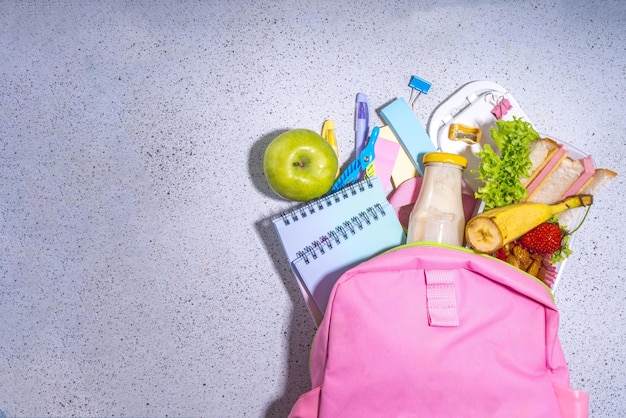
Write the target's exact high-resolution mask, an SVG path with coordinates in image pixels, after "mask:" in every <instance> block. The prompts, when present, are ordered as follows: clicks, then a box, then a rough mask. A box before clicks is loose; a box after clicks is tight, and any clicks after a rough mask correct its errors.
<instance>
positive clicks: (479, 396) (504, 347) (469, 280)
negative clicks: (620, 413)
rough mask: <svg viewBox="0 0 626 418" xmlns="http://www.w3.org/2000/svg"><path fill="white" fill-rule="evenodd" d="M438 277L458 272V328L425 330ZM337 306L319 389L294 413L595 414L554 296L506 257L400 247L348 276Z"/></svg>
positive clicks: (320, 343) (321, 346) (324, 342)
mask: <svg viewBox="0 0 626 418" xmlns="http://www.w3.org/2000/svg"><path fill="white" fill-rule="evenodd" d="M434 270H443V271H445V270H454V271H455V273H454V274H455V279H454V288H455V292H456V309H457V311H458V316H459V321H460V325H459V326H458V327H433V326H430V325H429V323H428V308H427V303H426V302H427V289H426V276H427V275H428V274H429V271H434ZM328 306H329V307H328V310H327V312H326V316H325V317H324V320H323V321H322V323H321V325H320V328H319V330H318V333H317V334H316V336H315V340H314V342H313V348H312V353H311V380H312V387H313V388H314V389H313V390H312V391H311V392H310V393H309V394H307V395H305V396H304V397H303V398H301V399H304V400H303V401H302V403H300V401H298V403H297V404H296V405H295V406H294V410H293V411H292V414H291V415H290V416H291V417H302V418H304V417H317V416H319V417H355V418H358V417H368V418H369V417H375V416H384V417H428V416H436V417H458V416H468V417H469V416H471V417H507V418H509V417H524V418H532V417H541V418H544V417H561V416H563V417H568V418H569V417H585V416H586V407H585V405H584V399H585V396H579V397H578V399H579V400H576V399H574V398H575V396H574V397H573V396H572V395H573V394H575V393H579V394H580V393H581V392H576V391H573V390H572V389H569V374H568V370H567V364H566V362H565V358H564V355H563V351H562V349H561V346H560V343H559V341H558V338H557V330H558V320H559V315H558V312H557V310H556V308H555V305H554V303H553V301H552V298H551V295H550V293H549V292H548V291H547V289H546V288H545V287H543V285H541V284H540V283H539V282H538V281H536V280H534V279H532V278H531V277H530V276H528V275H526V274H524V273H522V272H521V271H519V270H516V269H514V268H512V267H510V266H508V265H506V264H505V263H503V262H500V261H499V260H496V259H493V258H491V257H485V256H480V255H477V254H473V253H470V252H468V251H464V250H460V249H450V248H444V247H438V246H406V247H402V248H400V249H396V250H393V251H391V252H388V253H385V254H383V255H381V256H379V257H376V258H374V259H372V260H370V261H368V262H365V263H363V264H361V265H359V266H357V267H355V268H354V269H352V270H350V271H348V272H347V273H346V274H344V275H343V276H342V278H340V279H339V281H338V282H337V284H336V285H335V287H334V288H333V291H332V293H331V296H330V301H329V305H328ZM563 388H564V389H563ZM562 389H563V390H562ZM580 399H582V401H580ZM305 403H306V407H303V405H305ZM570 409H576V410H577V411H579V412H580V413H579V414H578V415H571V414H570V415H568V412H567V411H569V410H570ZM294 411H295V412H294Z"/></svg>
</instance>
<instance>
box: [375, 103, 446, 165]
mask: <svg viewBox="0 0 626 418" xmlns="http://www.w3.org/2000/svg"><path fill="white" fill-rule="evenodd" d="M380 117H381V118H382V119H383V120H384V121H385V123H386V124H387V125H389V126H390V127H391V130H392V131H393V133H394V134H395V136H396V137H397V138H398V140H399V141H400V144H401V145H402V148H404V150H405V151H406V153H407V155H408V156H409V158H410V159H411V162H412V163H413V165H414V166H415V169H416V170H417V172H418V173H419V175H420V176H423V175H424V165H423V164H422V158H423V157H424V154H426V153H429V152H432V151H436V148H435V145H434V144H433V142H432V141H431V140H430V137H429V136H428V134H427V133H426V130H425V129H424V126H423V125H422V123H421V122H420V121H419V120H418V119H417V117H416V116H415V114H414V113H413V111H412V110H411V108H410V107H409V105H408V104H407V103H406V102H405V101H404V99H402V98H398V99H396V100H394V101H393V102H391V103H390V104H388V105H387V106H385V107H383V108H382V109H381V110H380Z"/></svg>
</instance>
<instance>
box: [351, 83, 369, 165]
mask: <svg viewBox="0 0 626 418" xmlns="http://www.w3.org/2000/svg"><path fill="white" fill-rule="evenodd" d="M354 116H355V119H354V131H355V135H356V142H355V145H356V147H355V151H356V155H359V154H360V153H361V152H362V151H363V149H364V148H365V143H366V141H367V135H368V134H369V129H370V128H369V123H370V114H369V103H368V101H367V96H366V95H365V94H364V93H359V94H357V95H356V113H355V115H354Z"/></svg>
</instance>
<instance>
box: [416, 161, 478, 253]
mask: <svg viewBox="0 0 626 418" xmlns="http://www.w3.org/2000/svg"><path fill="white" fill-rule="evenodd" d="M423 162H424V177H423V179H422V186H421V189H420V193H419V195H418V197H417V201H416V202H415V205H414V206H413V210H412V211H411V215H410V217H409V228H408V231H407V243H411V242H437V243H441V244H449V245H457V246H462V245H463V235H464V234H463V232H464V228H465V215H464V212H463V198H462V182H463V170H464V169H465V167H467V159H466V158H465V157H463V156H462V155H457V154H449V153H445V152H429V153H428V154H426V155H424V159H423Z"/></svg>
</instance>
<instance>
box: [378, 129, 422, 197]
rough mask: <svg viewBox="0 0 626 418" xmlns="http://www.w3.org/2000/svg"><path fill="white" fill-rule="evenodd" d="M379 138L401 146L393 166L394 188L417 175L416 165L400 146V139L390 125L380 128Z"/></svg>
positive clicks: (392, 180) (392, 183) (392, 181)
mask: <svg viewBox="0 0 626 418" xmlns="http://www.w3.org/2000/svg"><path fill="white" fill-rule="evenodd" d="M378 140H379V141H390V142H394V143H396V144H398V146H399V147H400V149H399V152H398V153H397V154H396V162H395V164H394V166H393V170H392V171H391V185H392V187H393V188H394V189H395V188H397V187H398V186H400V185H401V184H402V183H404V182H405V181H406V180H408V179H411V178H413V177H417V175H418V174H417V170H416V169H415V166H414V165H413V163H412V162H411V159H410V158H409V156H408V155H407V153H406V152H405V151H404V149H403V148H402V146H400V141H399V140H398V138H397V137H396V136H395V135H394V133H393V131H392V130H391V128H390V127H389V126H383V127H382V128H380V133H379V134H378Z"/></svg>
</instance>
